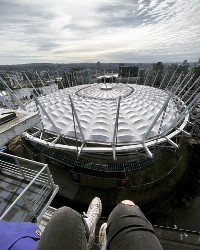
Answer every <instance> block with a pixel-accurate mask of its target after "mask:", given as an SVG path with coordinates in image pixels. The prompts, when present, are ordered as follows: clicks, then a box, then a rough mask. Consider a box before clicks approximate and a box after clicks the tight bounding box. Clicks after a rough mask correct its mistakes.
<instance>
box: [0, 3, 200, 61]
mask: <svg viewBox="0 0 200 250" xmlns="http://www.w3.org/2000/svg"><path fill="white" fill-rule="evenodd" d="M0 8H1V16H0V20H1V27H0V34H1V44H0V64H23V63H34V62H37V63H41V62H49V63H79V62H80V63H84V62H91V63H94V62H97V61H103V62H125V63H126V62H133V63H134V62H138V63H140V62H147V63H148V62H156V61H163V62H173V61H176V62H177V61H182V60H184V59H188V61H189V62H194V61H198V58H199V55H200V22H199V21H200V17H199V9H200V2H199V0H191V1H186V0H138V1H135V0H132V1H131V0H124V1H121V0H101V1H100V0H99V1H98V0H85V1H80V0H76V1H73V2H72V1H69V0H66V1H64V0H57V1H47V0H42V1H39V0H35V1H34V2H30V1H28V0H1V1H0Z"/></svg>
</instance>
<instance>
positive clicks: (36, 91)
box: [24, 73, 40, 96]
mask: <svg viewBox="0 0 200 250" xmlns="http://www.w3.org/2000/svg"><path fill="white" fill-rule="evenodd" d="M24 75H25V77H26V79H27V81H28V82H29V83H30V85H31V87H32V88H33V90H34V91H35V93H37V95H38V96H39V95H40V94H39V92H38V90H37V89H36V88H35V87H34V85H33V83H32V82H31V80H30V79H29V78H28V76H27V74H26V73H24Z"/></svg>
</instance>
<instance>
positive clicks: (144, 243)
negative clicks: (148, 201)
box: [106, 200, 162, 250]
mask: <svg viewBox="0 0 200 250" xmlns="http://www.w3.org/2000/svg"><path fill="white" fill-rule="evenodd" d="M106 234H107V244H106V245H107V249H109V250H116V249H118V250H123V249H126V250H129V249H131V250H133V249H134V250H145V249H148V250H160V249H162V247H161V245H160V243H159V241H158V239H157V237H156V236H155V234H154V230H153V227H152V225H151V223H150V222H149V221H148V220H147V219H146V217H145V216H144V214H143V213H142V212H141V210H140V208H139V207H138V206H136V205H135V204H134V203H133V202H132V201H129V200H125V201H122V202H121V203H119V204H118V205H117V206H116V207H115V208H114V210H113V211H112V213H111V214H110V216H109V218H108V223H107V229H106Z"/></svg>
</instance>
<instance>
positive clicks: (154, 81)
mask: <svg viewBox="0 0 200 250" xmlns="http://www.w3.org/2000/svg"><path fill="white" fill-rule="evenodd" d="M159 72H160V70H158V71H157V72H156V76H155V78H154V80H153V83H152V85H151V87H153V86H154V84H155V83H156V80H157V78H158V74H159Z"/></svg>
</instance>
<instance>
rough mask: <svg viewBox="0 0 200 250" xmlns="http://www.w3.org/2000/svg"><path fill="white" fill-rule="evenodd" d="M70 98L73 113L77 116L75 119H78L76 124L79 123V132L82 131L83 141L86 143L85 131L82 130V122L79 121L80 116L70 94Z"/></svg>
mask: <svg viewBox="0 0 200 250" xmlns="http://www.w3.org/2000/svg"><path fill="white" fill-rule="evenodd" d="M68 96H69V100H70V103H71V108H72V111H73V112H74V116H75V118H76V122H77V124H78V128H79V130H80V134H81V137H82V140H83V142H85V136H84V133H83V130H82V127H81V124H80V121H79V119H78V115H77V112H76V109H75V106H74V103H73V100H72V97H71V95H70V94H68Z"/></svg>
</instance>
